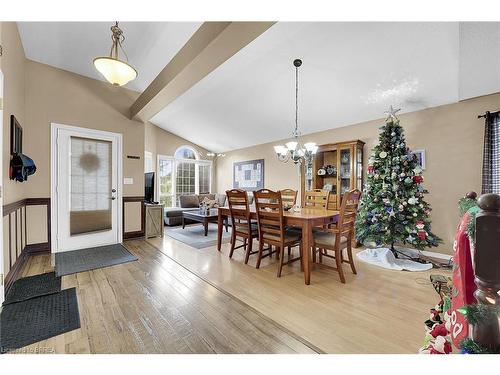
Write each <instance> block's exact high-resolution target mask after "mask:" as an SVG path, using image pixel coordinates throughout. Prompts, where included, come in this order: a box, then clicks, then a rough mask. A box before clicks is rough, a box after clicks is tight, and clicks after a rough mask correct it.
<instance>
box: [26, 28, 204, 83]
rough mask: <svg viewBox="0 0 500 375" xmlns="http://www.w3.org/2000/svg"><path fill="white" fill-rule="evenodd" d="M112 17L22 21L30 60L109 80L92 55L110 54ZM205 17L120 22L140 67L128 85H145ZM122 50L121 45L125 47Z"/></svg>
mask: <svg viewBox="0 0 500 375" xmlns="http://www.w3.org/2000/svg"><path fill="white" fill-rule="evenodd" d="M113 24H114V21H110V22H19V23H18V25H19V33H20V34H21V40H22V42H23V46H24V52H25V54H26V57H27V58H28V59H30V60H34V61H38V62H41V63H44V64H48V65H52V66H55V67H57V68H61V69H65V70H69V71H71V72H74V73H78V74H81V75H84V76H86V77H90V78H95V79H99V80H102V81H104V78H103V77H102V75H101V74H100V73H99V72H97V70H96V69H95V68H94V65H93V64H92V61H93V60H94V58H95V57H97V56H108V55H109V51H110V48H111V30H110V27H111V26H112V25H113ZM200 25H201V22H120V23H119V26H120V28H121V29H122V30H123V33H124V36H125V42H124V43H123V47H124V49H125V52H126V53H127V56H128V59H129V62H130V64H131V65H132V66H134V67H135V68H136V69H137V71H138V72H139V74H138V77H137V79H136V80H134V81H132V82H130V83H128V84H127V85H126V87H128V88H130V89H132V90H136V91H141V92H142V91H144V89H145V88H146V87H148V85H149V84H150V83H151V82H152V81H153V79H154V78H155V77H156V76H157V75H158V73H159V72H160V71H161V70H162V69H163V68H164V67H165V65H167V63H168V62H169V61H170V60H171V59H172V57H174V56H175V54H176V53H177V52H178V51H179V49H181V47H182V46H183V45H184V44H185V43H186V42H187V41H188V39H189V38H190V37H191V35H193V33H194V32H195V31H196V30H197V29H198V27H199V26H200ZM120 52H121V51H120Z"/></svg>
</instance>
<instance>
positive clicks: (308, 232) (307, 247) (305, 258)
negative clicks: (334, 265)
mask: <svg viewBox="0 0 500 375" xmlns="http://www.w3.org/2000/svg"><path fill="white" fill-rule="evenodd" d="M302 246H303V252H302V262H303V264H304V281H305V283H306V285H309V284H310V283H311V247H312V226H311V223H310V221H309V220H304V222H303V225H302Z"/></svg>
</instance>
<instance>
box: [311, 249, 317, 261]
mask: <svg viewBox="0 0 500 375" xmlns="http://www.w3.org/2000/svg"><path fill="white" fill-rule="evenodd" d="M312 250H313V253H312V261H313V263H316V250H317V249H316V246H313V248H312Z"/></svg>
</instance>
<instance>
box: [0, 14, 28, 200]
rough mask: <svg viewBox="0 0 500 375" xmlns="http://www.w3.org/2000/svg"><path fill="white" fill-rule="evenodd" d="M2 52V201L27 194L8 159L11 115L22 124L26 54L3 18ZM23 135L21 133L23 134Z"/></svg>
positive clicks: (12, 29) (13, 28)
mask: <svg viewBox="0 0 500 375" xmlns="http://www.w3.org/2000/svg"><path fill="white" fill-rule="evenodd" d="M1 28H2V39H1V41H2V47H3V56H2V57H1V58H0V60H1V61H2V72H3V75H4V99H3V102H4V111H3V152H2V153H3V155H2V163H3V176H2V177H3V178H2V180H3V204H7V203H11V202H15V201H18V200H20V199H23V198H25V197H26V193H25V192H26V185H25V184H21V183H19V182H14V181H11V180H9V161H10V115H14V116H16V118H17V119H18V121H19V123H20V124H21V126H23V128H24V127H25V126H26V125H25V120H26V115H25V95H24V87H25V64H24V62H25V57H24V49H23V46H22V44H21V38H20V36H19V32H18V30H17V25H16V23H15V22H2V25H1ZM23 136H24V134H23Z"/></svg>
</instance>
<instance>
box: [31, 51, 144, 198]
mask: <svg viewBox="0 0 500 375" xmlns="http://www.w3.org/2000/svg"><path fill="white" fill-rule="evenodd" d="M137 95H138V93H136V92H134V91H130V90H127V89H123V88H118V87H114V86H111V85H109V84H107V83H105V82H101V81H97V80H94V79H90V78H86V77H83V76H80V75H77V74H74V73H70V72H67V71H64V70H61V69H57V68H53V67H50V66H48V65H44V64H40V63H37V62H34V61H30V60H27V61H26V123H27V125H28V128H29V130H28V131H26V132H25V133H26V135H25V138H24V144H25V153H26V154H28V155H29V156H30V157H31V158H32V159H33V160H34V161H35V163H36V165H37V173H36V174H35V175H34V176H33V178H30V180H29V181H28V184H27V191H28V194H29V196H30V197H37V196H42V197H48V196H50V152H49V150H50V124H51V123H59V124H66V125H73V126H79V127H84V128H91V129H99V130H106V131H110V132H116V133H122V134H123V176H124V177H132V178H133V179H134V184H133V185H124V186H123V195H124V196H131V195H144V177H143V167H144V166H143V156H144V125H143V124H142V123H140V122H137V121H133V120H130V119H129V118H128V116H127V114H128V109H129V108H130V105H131V104H132V103H133V102H134V100H135V98H136V97H137ZM127 155H135V156H140V157H141V158H140V159H139V160H137V159H128V158H127Z"/></svg>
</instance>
